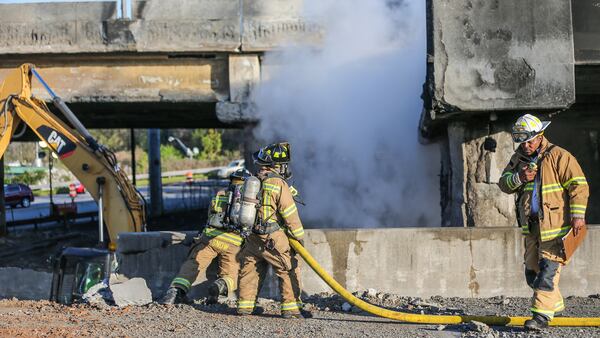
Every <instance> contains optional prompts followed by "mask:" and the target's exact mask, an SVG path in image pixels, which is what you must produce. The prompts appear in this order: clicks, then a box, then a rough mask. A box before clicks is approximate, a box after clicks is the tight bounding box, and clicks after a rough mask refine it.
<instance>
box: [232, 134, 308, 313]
mask: <svg viewBox="0 0 600 338" xmlns="http://www.w3.org/2000/svg"><path fill="white" fill-rule="evenodd" d="M253 158H254V163H255V164H257V165H258V166H259V167H260V169H259V172H258V174H257V177H258V178H259V179H260V181H261V189H260V192H259V194H258V195H257V196H256V202H258V205H259V206H260V207H259V209H258V215H257V217H256V220H255V222H254V224H253V226H252V229H251V230H252V233H251V234H250V235H249V236H248V237H247V238H246V243H245V244H244V248H243V249H242V252H241V257H242V269H241V272H240V281H239V284H240V288H239V300H238V310H237V311H238V314H240V315H248V314H252V312H253V310H254V307H255V303H256V297H257V294H258V291H259V287H260V284H261V283H260V281H261V275H263V274H264V272H265V270H266V268H267V266H268V265H271V266H272V267H273V270H274V272H275V274H276V275H277V277H278V279H279V289H280V292H281V298H282V302H281V315H282V317H283V318H301V317H310V316H311V314H310V313H309V312H308V311H304V310H303V309H302V301H301V300H300V292H301V286H300V274H299V271H300V268H299V262H298V259H297V258H296V254H295V252H293V250H292V249H291V248H290V244H289V241H288V238H287V236H288V235H289V236H291V237H293V238H295V239H297V240H299V241H302V238H303V236H304V228H303V227H302V223H301V221H300V216H299V215H298V210H297V208H296V203H295V201H294V197H293V196H292V192H291V191H290V187H289V185H288V184H287V182H286V179H288V178H290V177H291V174H290V173H289V170H288V165H289V162H290V146H289V144H288V143H276V144H272V145H269V146H267V147H264V148H262V149H260V150H259V151H258V152H256V153H254V155H253ZM286 233H287V235H286Z"/></svg>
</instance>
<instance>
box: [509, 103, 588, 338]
mask: <svg viewBox="0 0 600 338" xmlns="http://www.w3.org/2000/svg"><path fill="white" fill-rule="evenodd" d="M549 124H550V122H542V121H540V120H539V119H538V118H537V117H535V116H533V115H530V114H526V115H524V116H522V117H520V118H519V119H518V120H517V121H516V123H515V124H514V126H513V128H512V138H513V141H514V142H515V143H519V144H520V145H519V147H518V149H517V150H516V151H515V153H514V155H513V156H512V158H511V159H510V162H509V163H508V165H507V166H506V168H505V169H504V172H503V173H502V177H501V178H500V182H499V186H500V189H501V190H502V191H503V192H505V193H508V194H512V193H516V194H517V196H516V198H517V199H516V203H517V220H518V222H519V226H520V227H521V229H522V232H523V235H524V242H525V257H524V258H525V259H524V260H525V280H526V282H527V284H528V285H529V286H530V287H531V288H532V289H533V299H532V306H531V312H532V313H533V317H532V318H531V319H529V320H527V321H526V322H525V328H526V329H528V330H540V329H542V328H545V327H548V322H549V321H550V320H552V318H553V317H554V315H555V314H556V313H557V312H559V311H562V310H564V308H565V305H564V302H563V298H562V296H561V294H560V290H559V288H558V282H559V279H560V273H561V269H562V267H563V266H564V265H566V264H567V261H566V260H565V257H564V254H563V250H562V239H561V238H562V237H563V236H564V235H565V234H567V233H568V232H569V230H570V229H571V228H572V229H573V233H574V234H575V235H576V234H577V232H578V231H580V230H581V229H582V228H583V226H585V211H586V207H587V202H588V196H589V189H588V185H587V181H586V178H585V176H584V174H583V171H582V170H581V167H580V166H579V163H577V160H576V159H575V157H573V155H571V154H570V153H569V152H568V151H566V150H564V149H562V148H560V147H558V146H556V145H553V144H551V143H550V142H548V139H546V137H545V136H544V130H545V129H546V128H547V127H548V125H549Z"/></svg>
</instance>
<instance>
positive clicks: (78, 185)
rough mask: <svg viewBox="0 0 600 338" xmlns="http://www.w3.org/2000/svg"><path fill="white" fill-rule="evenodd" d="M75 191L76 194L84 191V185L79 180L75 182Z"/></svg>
mask: <svg viewBox="0 0 600 338" xmlns="http://www.w3.org/2000/svg"><path fill="white" fill-rule="evenodd" d="M75 192H77V194H83V193H85V187H84V186H83V184H81V182H75Z"/></svg>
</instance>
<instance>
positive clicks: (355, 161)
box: [255, 0, 441, 227]
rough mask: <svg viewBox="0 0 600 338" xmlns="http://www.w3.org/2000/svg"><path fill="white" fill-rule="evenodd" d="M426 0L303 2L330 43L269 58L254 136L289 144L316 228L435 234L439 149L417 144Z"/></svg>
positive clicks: (307, 217)
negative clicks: (426, 229) (410, 229)
mask: <svg viewBox="0 0 600 338" xmlns="http://www.w3.org/2000/svg"><path fill="white" fill-rule="evenodd" d="M424 4H425V1H423V0H411V1H393V2H390V1H387V2H386V1H383V0H369V1H365V0H345V1H335V0H327V1H325V0H307V1H306V2H305V7H306V11H307V15H309V16H310V15H313V14H314V13H318V15H319V17H320V22H322V23H323V25H324V31H325V37H324V41H323V44H322V45H320V47H319V49H315V47H314V46H312V47H311V46H290V47H288V48H284V50H283V51H280V52H277V53H275V52H274V53H269V54H267V55H266V56H265V58H264V60H263V71H264V72H265V73H264V77H263V81H262V83H261V85H260V87H259V88H258V89H257V91H256V97H255V101H256V103H257V105H258V111H259V114H260V119H261V123H260V124H259V126H258V127H257V128H256V129H255V136H256V137H257V138H258V139H260V140H264V141H266V142H275V141H282V140H287V141H289V142H290V143H291V145H292V169H293V172H294V179H293V180H294V185H295V186H296V187H298V189H299V191H300V193H301V195H302V197H303V200H304V201H305V202H306V204H307V206H306V207H302V208H301V209H300V214H301V217H302V219H303V220H304V222H305V223H308V224H310V225H311V226H314V227H333V226H336V227H377V226H386V227H393V226H439V225H440V217H441V216H440V205H439V176H438V175H439V166H440V155H439V148H438V147H437V146H422V145H420V144H419V143H418V137H417V127H418V120H419V115H420V112H421V107H422V101H421V99H420V94H421V89H422V84H423V82H424V80H425V61H426V34H425V5H424Z"/></svg>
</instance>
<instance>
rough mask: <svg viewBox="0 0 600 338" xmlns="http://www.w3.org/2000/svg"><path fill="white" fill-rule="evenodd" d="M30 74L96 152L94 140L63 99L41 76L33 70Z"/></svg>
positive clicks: (96, 143)
mask: <svg viewBox="0 0 600 338" xmlns="http://www.w3.org/2000/svg"><path fill="white" fill-rule="evenodd" d="M31 73H32V74H33V75H34V76H35V77H36V78H37V79H38V81H40V83H41V84H42V86H44V88H46V91H47V92H48V94H50V96H51V97H52V102H53V103H54V105H55V106H56V108H58V110H60V111H61V112H62V113H63V115H65V117H66V118H67V120H68V121H69V122H70V123H71V124H72V125H73V127H75V130H77V131H78V132H79V133H80V134H81V135H82V136H83V138H84V139H85V141H86V142H87V144H88V145H89V146H90V147H91V148H92V150H94V151H96V150H98V148H99V147H98V142H97V141H96V139H94V137H93V136H92V135H91V134H90V133H89V132H88V130H87V129H86V128H85V126H84V125H83V124H82V123H81V122H80V121H79V119H78V118H77V116H75V114H74V113H73V112H72V111H71V109H69V107H67V104H66V103H65V101H63V99H61V98H60V97H59V96H58V95H56V94H55V93H54V91H52V89H51V88H50V86H48V84H47V83H46V81H44V79H43V78H42V76H41V75H40V74H39V73H38V72H37V71H36V70H35V69H34V68H31Z"/></svg>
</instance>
